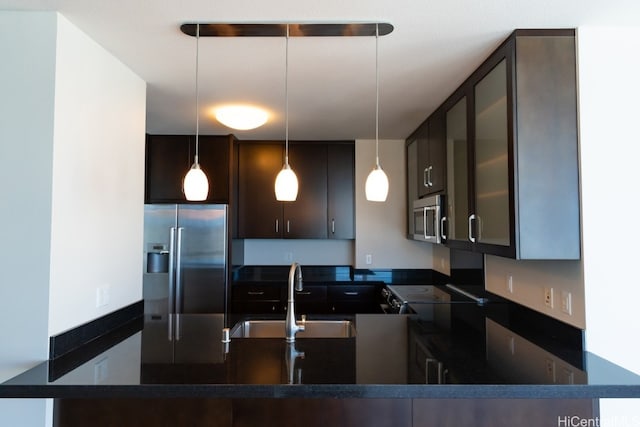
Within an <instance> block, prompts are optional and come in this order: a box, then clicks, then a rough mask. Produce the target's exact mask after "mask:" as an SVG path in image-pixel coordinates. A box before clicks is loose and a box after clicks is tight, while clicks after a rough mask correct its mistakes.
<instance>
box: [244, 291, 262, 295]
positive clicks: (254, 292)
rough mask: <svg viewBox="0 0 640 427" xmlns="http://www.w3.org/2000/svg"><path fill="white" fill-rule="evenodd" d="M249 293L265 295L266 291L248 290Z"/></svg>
mask: <svg viewBox="0 0 640 427" xmlns="http://www.w3.org/2000/svg"><path fill="white" fill-rule="evenodd" d="M247 295H264V291H248V292H247Z"/></svg>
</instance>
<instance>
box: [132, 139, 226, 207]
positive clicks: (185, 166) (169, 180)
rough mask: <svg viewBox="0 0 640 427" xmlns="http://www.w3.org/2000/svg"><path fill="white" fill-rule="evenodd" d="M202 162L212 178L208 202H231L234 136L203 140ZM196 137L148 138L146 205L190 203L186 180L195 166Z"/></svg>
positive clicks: (200, 144) (199, 148)
mask: <svg viewBox="0 0 640 427" xmlns="http://www.w3.org/2000/svg"><path fill="white" fill-rule="evenodd" d="M198 138H199V144H198V150H199V162H200V166H201V167H202V170H203V171H204V172H205V173H206V175H207V178H208V179H209V196H208V197H207V200H206V201H205V202H204V203H225V204H226V203H229V193H230V191H229V183H230V179H229V170H230V168H229V165H230V156H231V148H232V145H233V140H234V137H233V136H232V135H228V136H207V135H200V136H199V137H198ZM194 154H195V136H194V135H147V143H146V172H145V203H188V202H187V201H186V199H185V196H184V193H183V192H182V180H183V179H184V176H185V174H186V173H187V171H188V170H189V168H190V167H191V165H192V164H193V156H194Z"/></svg>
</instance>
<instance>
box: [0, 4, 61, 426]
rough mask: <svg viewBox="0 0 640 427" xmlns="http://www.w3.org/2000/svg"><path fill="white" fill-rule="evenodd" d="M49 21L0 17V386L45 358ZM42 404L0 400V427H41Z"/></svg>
mask: <svg viewBox="0 0 640 427" xmlns="http://www.w3.org/2000/svg"><path fill="white" fill-rule="evenodd" d="M55 31H56V17H55V14H53V13H19V12H0V57H1V58H2V65H0V94H1V95H0V194H2V202H1V203H2V209H0V224H3V225H2V231H1V232H0V236H2V238H1V239H0V240H1V242H2V244H1V245H0V301H2V309H1V310H0V325H2V327H0V342H1V343H2V345H1V346H0V382H3V381H5V380H7V379H9V378H11V377H13V376H14V375H17V374H18V373H20V372H22V371H24V370H25V369H28V368H30V367H31V366H33V365H35V364H37V363H39V362H40V361H42V360H44V359H46V358H47V357H48V341H47V320H48V314H49V306H48V297H49V294H48V287H49V256H50V235H51V172H52V162H51V155H52V144H51V141H52V139H53V102H54V70H55ZM46 418H47V411H46V402H45V400H44V399H33V400H28V399H3V400H0V425H3V426H4V425H6V426H10V425H20V426H25V427H27V426H42V425H45V422H46Z"/></svg>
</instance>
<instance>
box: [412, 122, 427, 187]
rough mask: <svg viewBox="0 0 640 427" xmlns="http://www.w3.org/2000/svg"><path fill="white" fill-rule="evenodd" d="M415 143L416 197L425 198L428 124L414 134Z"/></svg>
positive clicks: (425, 123) (424, 124)
mask: <svg viewBox="0 0 640 427" xmlns="http://www.w3.org/2000/svg"><path fill="white" fill-rule="evenodd" d="M414 135H415V139H416V143H417V144H418V166H417V168H418V197H423V196H426V195H427V194H429V193H430V191H431V189H430V187H429V176H428V175H429V173H430V171H429V167H430V161H431V160H430V158H429V123H428V121H425V122H424V123H423V124H422V125H420V127H419V128H418V129H417V130H416V131H415V132H414Z"/></svg>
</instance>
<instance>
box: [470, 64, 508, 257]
mask: <svg viewBox="0 0 640 427" xmlns="http://www.w3.org/2000/svg"><path fill="white" fill-rule="evenodd" d="M507 95H508V94H507V60H506V59H503V60H502V61H500V62H499V63H498V64H497V65H496V66H495V67H494V68H493V69H492V70H491V71H490V72H489V73H487V74H486V76H485V77H484V78H482V79H481V80H480V81H479V82H478V83H477V84H476V85H475V87H474V111H475V114H474V123H475V125H474V126H475V128H474V135H475V138H474V167H473V170H474V174H475V176H474V184H475V209H474V210H473V214H472V215H471V217H470V218H469V224H470V226H469V228H470V229H471V231H472V236H471V237H470V240H472V241H475V242H477V243H480V244H490V245H501V246H510V244H511V222H510V218H511V216H510V210H509V209H510V203H509V131H508V129H509V122H508V113H507Z"/></svg>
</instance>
